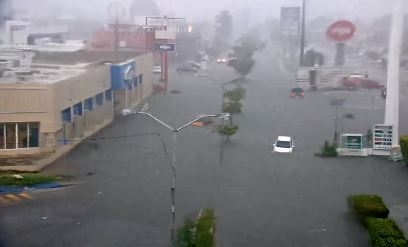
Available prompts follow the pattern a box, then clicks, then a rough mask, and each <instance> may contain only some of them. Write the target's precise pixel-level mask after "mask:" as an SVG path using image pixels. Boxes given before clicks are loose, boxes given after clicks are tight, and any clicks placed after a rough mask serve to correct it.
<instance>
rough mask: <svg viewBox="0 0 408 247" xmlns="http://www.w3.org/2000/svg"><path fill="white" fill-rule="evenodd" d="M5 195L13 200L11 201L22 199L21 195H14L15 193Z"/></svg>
mask: <svg viewBox="0 0 408 247" xmlns="http://www.w3.org/2000/svg"><path fill="white" fill-rule="evenodd" d="M4 197H5V198H6V199H9V200H11V201H17V202H18V201H20V200H21V199H20V197H18V196H16V195H13V194H7V195H4Z"/></svg>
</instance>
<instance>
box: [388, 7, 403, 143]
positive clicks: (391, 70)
mask: <svg viewBox="0 0 408 247" xmlns="http://www.w3.org/2000/svg"><path fill="white" fill-rule="evenodd" d="M393 2H394V9H393V13H392V24H391V25H392V26H391V33H390V41H389V47H388V73H387V99H386V104H385V119H384V123H385V124H387V125H392V126H393V130H392V147H393V148H398V147H399V133H398V128H399V88H400V85H399V84H400V83H399V69H400V54H401V43H402V30H403V28H402V26H403V11H402V9H403V8H402V5H403V3H402V0H393Z"/></svg>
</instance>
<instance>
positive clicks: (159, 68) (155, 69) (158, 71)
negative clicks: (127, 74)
mask: <svg viewBox="0 0 408 247" xmlns="http://www.w3.org/2000/svg"><path fill="white" fill-rule="evenodd" d="M161 72H162V68H161V66H154V67H153V73H154V74H161Z"/></svg>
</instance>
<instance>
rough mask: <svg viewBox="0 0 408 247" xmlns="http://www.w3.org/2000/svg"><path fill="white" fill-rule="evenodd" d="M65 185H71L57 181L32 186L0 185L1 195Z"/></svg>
mask: <svg viewBox="0 0 408 247" xmlns="http://www.w3.org/2000/svg"><path fill="white" fill-rule="evenodd" d="M65 186H69V185H64V184H60V183H56V182H51V183H43V184H37V185H34V186H32V187H27V186H13V185H2V186H0V195H4V194H10V193H14V194H18V193H22V192H27V191H33V190H45V189H55V188H61V187H65Z"/></svg>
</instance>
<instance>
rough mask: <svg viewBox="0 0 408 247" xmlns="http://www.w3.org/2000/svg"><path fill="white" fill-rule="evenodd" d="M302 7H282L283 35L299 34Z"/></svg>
mask: <svg viewBox="0 0 408 247" xmlns="http://www.w3.org/2000/svg"><path fill="white" fill-rule="evenodd" d="M300 10H301V8H300V7H281V16H280V21H281V33H282V35H288V36H297V35H299V33H300V17H301V16H300Z"/></svg>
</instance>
